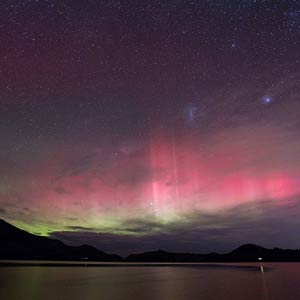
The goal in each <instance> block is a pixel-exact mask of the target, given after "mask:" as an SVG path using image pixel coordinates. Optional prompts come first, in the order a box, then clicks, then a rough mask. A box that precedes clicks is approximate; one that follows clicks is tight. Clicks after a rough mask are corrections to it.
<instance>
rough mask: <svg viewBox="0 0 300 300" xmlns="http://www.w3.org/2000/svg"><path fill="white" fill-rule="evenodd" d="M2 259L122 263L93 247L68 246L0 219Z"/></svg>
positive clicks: (117, 258) (115, 256) (0, 250)
mask: <svg viewBox="0 0 300 300" xmlns="http://www.w3.org/2000/svg"><path fill="white" fill-rule="evenodd" d="M0 259H36V260H92V261H121V260H122V258H121V257H120V256H118V255H114V254H107V253H104V252H102V251H99V250H97V249H96V248H93V247H91V246H87V245H83V246H79V247H72V246H67V245H65V244H64V243H63V242H61V241H58V240H55V239H50V238H47V237H42V236H37V235H33V234H30V233H28V232H26V231H24V230H21V229H19V228H17V227H15V226H13V225H11V224H9V223H7V222H5V221H4V220H1V219H0Z"/></svg>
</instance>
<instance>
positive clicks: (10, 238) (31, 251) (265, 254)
mask: <svg viewBox="0 0 300 300" xmlns="http://www.w3.org/2000/svg"><path fill="white" fill-rule="evenodd" d="M0 259H2V260H3V259H12V260H58V261H61V260H64V261H82V260H84V261H85V260H88V261H99V262H121V261H123V262H169V263H170V262H257V261H260V260H262V261H270V262H271V261H274V262H280V261H282V262H300V250H283V249H279V248H273V249H267V248H264V247H261V246H258V245H254V244H245V245H242V246H240V247H238V248H237V249H235V250H233V251H231V252H229V253H226V254H218V253H208V254H193V253H174V252H167V251H164V250H157V251H150V252H144V253H135V254H130V255H129V256H127V258H125V259H123V258H121V257H120V256H118V255H115V254H107V253H105V252H103V251H100V250H98V249H96V248H94V247H92V246H88V245H82V246H78V247H73V246H67V245H66V244H64V243H63V242H61V241H59V240H55V239H50V238H47V237H41V236H37V235H33V234H31V233H28V232H26V231H24V230H21V229H19V228H17V227H15V226H13V225H11V224H9V223H7V222H6V221H4V220H1V219H0Z"/></svg>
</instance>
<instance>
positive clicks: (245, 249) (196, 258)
mask: <svg viewBox="0 0 300 300" xmlns="http://www.w3.org/2000/svg"><path fill="white" fill-rule="evenodd" d="M260 258H261V259H262V261H275V262H276V261H300V250H282V249H279V248H274V249H267V248H263V247H260V246H257V245H254V244H246V245H243V246H241V247H239V248H237V249H235V250H233V251H231V252H229V253H227V254H217V253H209V254H189V253H172V252H166V251H162V250H158V251H153V252H145V253H138V254H131V255H129V256H128V257H127V258H126V260H127V261H130V262H257V261H259V259H260Z"/></svg>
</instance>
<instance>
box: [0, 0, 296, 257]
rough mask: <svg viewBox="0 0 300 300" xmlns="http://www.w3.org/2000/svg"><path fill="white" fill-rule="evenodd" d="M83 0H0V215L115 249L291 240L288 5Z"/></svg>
mask: <svg viewBox="0 0 300 300" xmlns="http://www.w3.org/2000/svg"><path fill="white" fill-rule="evenodd" d="M83 2H85V1H54V0H49V1H2V2H1V4H0V8H1V9H0V11H1V12H0V14H1V18H0V19H1V22H0V42H1V43H0V48H1V57H0V79H1V83H0V85H1V86H0V87H1V90H0V91H1V98H0V105H1V106H0V117H1V122H0V134H1V149H0V164H1V168H0V175H1V181H0V205H1V206H0V217H2V218H4V219H6V220H7V221H10V222H12V223H13V224H15V225H18V226H20V227H21V228H24V229H26V230H28V231H30V232H32V233H36V234H40V235H49V236H52V237H56V238H59V239H62V240H63V241H65V242H67V243H70V244H81V243H89V244H92V245H95V246H97V247H99V248H101V249H103V250H107V251H114V252H119V253H127V252H128V251H141V250H151V249H155V248H158V247H159V248H164V249H166V250H176V251H193V252H197V251H198V252H199V251H200V252H201V251H206V250H207V251H208V250H220V251H223V250H227V249H230V248H232V247H234V246H237V245H239V244H240V243H243V242H256V243H260V244H262V245H264V246H282V247H297V246H299V245H298V244H297V241H296V238H297V230H296V228H297V226H299V225H300V224H299V221H298V219H299V218H298V217H299V213H300V204H299V200H300V198H299V197H300V160H299V154H300V121H299V120H300V88H299V86H300V85H299V83H300V55H299V47H300V19H299V16H300V4H299V3H298V2H297V1H229V0H228V1H207V0H206V1H149V2H147V1H141V2H140V3H139V4H136V3H135V4H130V3H125V2H124V3H122V2H119V1H105V2H106V3H105V2H103V3H102V2H101V1H100V2H99V1H86V3H83ZM283 2H284V3H283Z"/></svg>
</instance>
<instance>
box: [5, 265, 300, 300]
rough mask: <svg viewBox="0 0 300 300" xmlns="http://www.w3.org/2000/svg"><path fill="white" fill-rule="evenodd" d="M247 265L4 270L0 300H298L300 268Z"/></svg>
mask: <svg viewBox="0 0 300 300" xmlns="http://www.w3.org/2000/svg"><path fill="white" fill-rule="evenodd" d="M246 266H247V267H245V265H243V264H230V265H224V264H223V265H222V264H217V265H204V266H203V265H181V266H179V265H178V266H170V265H164V266H159V265H154V266H153V265H152V266H128V265H127V266H123V267H118V266H106V267H101V266H100V267H89V266H88V267H85V266H73V267H67V266H61V267H57V266H53V267H52V266H50V267H49V266H48V267H45V266H5V267H4V266H2V267H0V299H1V300H23V299H30V300H35V299H38V300H41V299H43V300H48V299H49V300H50V299H51V300H52V299H60V300H63V299H72V300H77V299H91V300H93V299H101V300H106V299H111V300H118V299H122V300H127V299H130V300H131V299H145V300H147V299H151V300H152V299H162V300H169V299H170V300H181V299H189V300H193V299H197V300H201V299H205V300H214V299H218V300H219V299H224V300H226V299H230V300H235V299H236V300H237V299H239V300H240V299H244V300H248V299H249V300H250V299H251V300H253V299H255V300H260V299H261V300H277V299H280V300H282V299H287V300H296V299H300V264H298V263H274V264H271V263H270V264H268V263H264V264H259V265H256V264H252V265H251V264H247V265H246Z"/></svg>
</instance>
